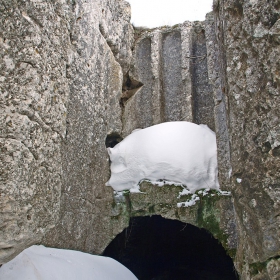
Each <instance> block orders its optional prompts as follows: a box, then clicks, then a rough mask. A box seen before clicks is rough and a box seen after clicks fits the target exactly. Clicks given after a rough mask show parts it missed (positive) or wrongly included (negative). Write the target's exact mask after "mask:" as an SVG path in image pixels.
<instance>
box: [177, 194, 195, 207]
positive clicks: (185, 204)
mask: <svg viewBox="0 0 280 280" xmlns="http://www.w3.org/2000/svg"><path fill="white" fill-rule="evenodd" d="M198 200H200V198H199V196H198V195H197V194H193V195H192V197H191V199H190V200H188V201H185V202H178V203H177V207H179V208H180V207H190V206H193V205H195V204H196V202H197V201H198Z"/></svg>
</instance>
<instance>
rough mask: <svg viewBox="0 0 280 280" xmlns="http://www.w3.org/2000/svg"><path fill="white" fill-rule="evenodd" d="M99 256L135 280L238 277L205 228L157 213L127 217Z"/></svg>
mask: <svg viewBox="0 0 280 280" xmlns="http://www.w3.org/2000/svg"><path fill="white" fill-rule="evenodd" d="M103 255H104V256H108V257H112V258H114V259H116V260H117V261H119V262H121V263H122V264H123V265H125V266H126V267H128V268H129V269H130V270H131V271H132V272H133V273H134V274H135V275H136V277H137V278H138V279H139V280H148V279H149V280H156V279H157V280H160V279H162V280H163V279H176V280H180V279H184V280H185V279H189V280H192V279H195V280H197V279H207V280H212V279H213V280H216V279H219V280H221V279H227V280H231V279H232V280H234V279H239V278H238V275H237V274H236V272H235V269H234V265H233V262H232V259H231V258H230V257H229V256H228V255H227V254H226V251H225V250H224V248H223V247H222V245H221V244H220V243H219V242H218V240H216V239H215V238H213V236H212V235H211V234H210V233H209V232H208V231H206V230H205V229H200V228H198V227H195V226H192V225H190V224H185V223H182V222H180V221H177V220H169V219H164V218H162V217H161V216H151V217H134V218H131V219H130V224H129V227H128V228H126V229H125V230H124V231H123V232H122V233H120V234H119V235H117V236H116V238H115V239H114V240H113V241H112V242H111V243H110V244H109V246H108V247H107V248H106V249H105V251H104V253H103Z"/></svg>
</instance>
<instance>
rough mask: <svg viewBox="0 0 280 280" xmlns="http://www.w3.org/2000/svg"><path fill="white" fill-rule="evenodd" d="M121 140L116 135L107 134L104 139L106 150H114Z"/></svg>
mask: <svg viewBox="0 0 280 280" xmlns="http://www.w3.org/2000/svg"><path fill="white" fill-rule="evenodd" d="M122 140H123V138H122V137H121V136H120V135H119V134H118V133H115V132H113V133H111V134H108V135H107V137H106V139H105V145H106V148H114V147H115V146H116V145H117V144H118V143H120V142H121V141H122Z"/></svg>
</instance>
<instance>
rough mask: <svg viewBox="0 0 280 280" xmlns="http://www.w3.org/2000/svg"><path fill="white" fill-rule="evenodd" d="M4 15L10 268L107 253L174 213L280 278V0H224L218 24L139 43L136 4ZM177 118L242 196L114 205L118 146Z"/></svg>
mask: <svg viewBox="0 0 280 280" xmlns="http://www.w3.org/2000/svg"><path fill="white" fill-rule="evenodd" d="M0 12H1V17H0V45H1V48H0V54H1V55H0V93H1V99H0V108H1V114H0V133H1V134H0V146H1V150H0V151H1V152H0V158H1V161H0V228H1V231H0V263H3V262H6V261H8V260H9V259H11V258H12V257H13V256H15V255H16V254H18V253H19V252H20V251H21V250H23V249H24V248H26V247H28V246H29V245H31V244H34V243H43V244H45V245H49V246H54V247H60V248H71V249H78V250H82V251H85V252H92V253H101V252H102V251H103V249H104V248H105V247H106V245H107V244H108V243H109V242H110V240H111V239H112V238H113V237H114V236H116V234H117V233H119V232H120V231H122V230H123V228H124V227H126V226H127V224H128V219H129V215H136V216H137V215H152V214H161V215H162V216H164V217H166V218H172V219H179V220H181V221H185V222H188V223H192V224H194V225H196V226H199V227H205V228H207V229H208V230H210V231H211V232H212V233H213V234H214V236H215V237H217V238H218V239H219V240H220V241H221V242H222V244H223V245H224V246H225V248H226V249H227V250H228V252H229V253H230V254H231V256H232V257H233V258H234V261H235V265H236V268H237V269H238V272H239V273H240V275H241V279H254V280H257V279H279V278H280V263H279V256H280V242H279V240H280V236H279V234H280V230H279V226H280V220H279V217H280V215H279V214H280V213H279V212H280V202H279V201H280V182H279V178H280V174H279V170H280V163H279V145H280V144H279V143H280V142H279V141H280V140H279V139H280V130H279V129H280V122H279V116H280V114H279V85H280V77H279V69H280V65H279V53H280V47H279V44H280V21H279V15H280V2H279V0H274V1H265V0H258V1H257V0H215V1H214V11H213V13H211V14H209V15H208V16H207V18H206V21H205V22H204V23H199V22H194V23H190V22H185V23H184V24H180V25H178V26H174V27H161V28H156V29H153V30H146V29H136V30H135V37H134V38H133V29H132V26H131V25H130V23H129V20H130V7H129V5H128V4H127V3H126V2H124V1H122V0H118V1H117V0H109V1H105V0H90V1H82V0H78V1H75V2H70V1H68V0H58V1H41V2H40V1H35V0H29V1H21V0H9V1H8V0H3V1H1V3H0ZM132 49H133V53H132ZM120 103H121V104H120ZM120 105H121V106H120ZM176 120H186V121H193V122H196V123H206V124H208V126H209V127H210V128H212V129H213V130H215V132H216V135H217V145H218V161H219V182H220V185H221V188H222V189H223V190H228V191H231V192H232V196H230V197H222V198H221V197H219V199H216V198H215V199H213V200H211V199H210V200H209V199H206V198H205V200H203V199H202V200H201V201H202V202H201V203H200V204H196V205H195V206H193V207H190V208H177V206H176V204H177V202H178V198H177V197H178V196H177V194H178V189H177V187H174V186H172V187H166V186H165V187H162V188H161V189H155V188H154V187H153V186H151V185H149V184H147V183H143V184H142V188H143V190H145V191H146V193H147V194H148V195H144V194H126V195H125V196H123V197H118V198H116V197H115V198H113V191H112V190H111V189H110V188H108V187H105V182H106V181H107V180H108V179H109V175H110V174H109V159H108V156H107V153H106V147H105V139H106V136H107V135H111V136H112V135H115V136H116V137H117V138H121V136H122V137H124V136H126V135H128V134H129V133H130V132H131V131H132V130H134V129H136V128H144V127H147V126H151V125H153V124H158V123H161V122H165V121H176ZM182 199H183V198H182ZM234 256H235V257H234Z"/></svg>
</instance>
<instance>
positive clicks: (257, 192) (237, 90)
mask: <svg viewBox="0 0 280 280" xmlns="http://www.w3.org/2000/svg"><path fill="white" fill-rule="evenodd" d="M210 17H211V15H209V17H208V19H209V20H210ZM214 17H215V23H214V30H215V36H214V37H215V38H214V39H215V40H216V41H217V47H216V50H214V51H215V53H213V48H212V59H210V61H211V62H212V65H214V66H215V63H216V65H218V64H219V65H220V66H221V67H220V69H218V67H216V70H217V72H216V73H220V75H221V77H223V78H221V79H218V78H217V77H216V78H215V77H214V75H213V78H212V83H213V85H214V86H216V94H217V96H218V95H219V97H218V98H219V99H220V100H219V99H217V102H216V103H217V105H216V108H217V109H219V110H218V111H216V112H219V113H218V114H217V113H216V116H215V118H216V123H219V124H221V125H220V127H221V132H222V131H224V132H226V133H225V137H221V136H219V135H218V148H219V149H220V151H226V153H225V154H226V155H227V156H226V157H227V160H228V164H227V167H226V168H224V167H223V166H222V165H221V164H220V176H222V177H223V178H224V180H225V182H226V181H227V182H229V183H228V185H229V186H230V188H231V189H232V193H233V197H234V206H235V210H236V213H237V227H238V233H239V239H238V247H237V255H236V259H235V263H236V267H237V269H238V271H239V272H241V278H242V279H278V278H279V277H280V260H279V255H280V254H279V253H280V244H279V240H280V236H279V234H280V230H279V211H280V204H279V198H280V197H279V194H280V184H279V183H280V181H279V179H280V176H279V175H280V174H279V170H280V169H279V167H280V161H279V152H278V151H279V139H280V130H279V128H280V122H279V116H280V114H279V85H280V80H279V69H280V65H279V54H280V47H279V42H280V41H279V36H280V29H279V28H280V20H279V18H280V2H279V1H262V0H259V1H255V0H244V1H240V0H234V1H233V0H226V1H225V0H224V1H214ZM212 38H213V37H212ZM212 41H214V40H212ZM208 44H209V46H210V45H211V44H212V43H211V44H210V42H209V43H208ZM210 47H211V46H210ZM219 92H220V93H219ZM219 104H220V105H219ZM218 106H220V108H218ZM225 121H227V123H228V128H227V130H228V132H227V131H226V129H225V127H224V126H223V125H222V123H225ZM221 132H219V134H221ZM227 135H229V137H227ZM219 137H220V141H219ZM227 138H228V141H229V142H228V143H229V146H228V144H226V142H227ZM221 140H222V141H221ZM228 147H230V156H229V155H228V152H227V151H228ZM221 162H222V161H221ZM228 169H229V170H230V178H229V180H228V179H226V177H228Z"/></svg>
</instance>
